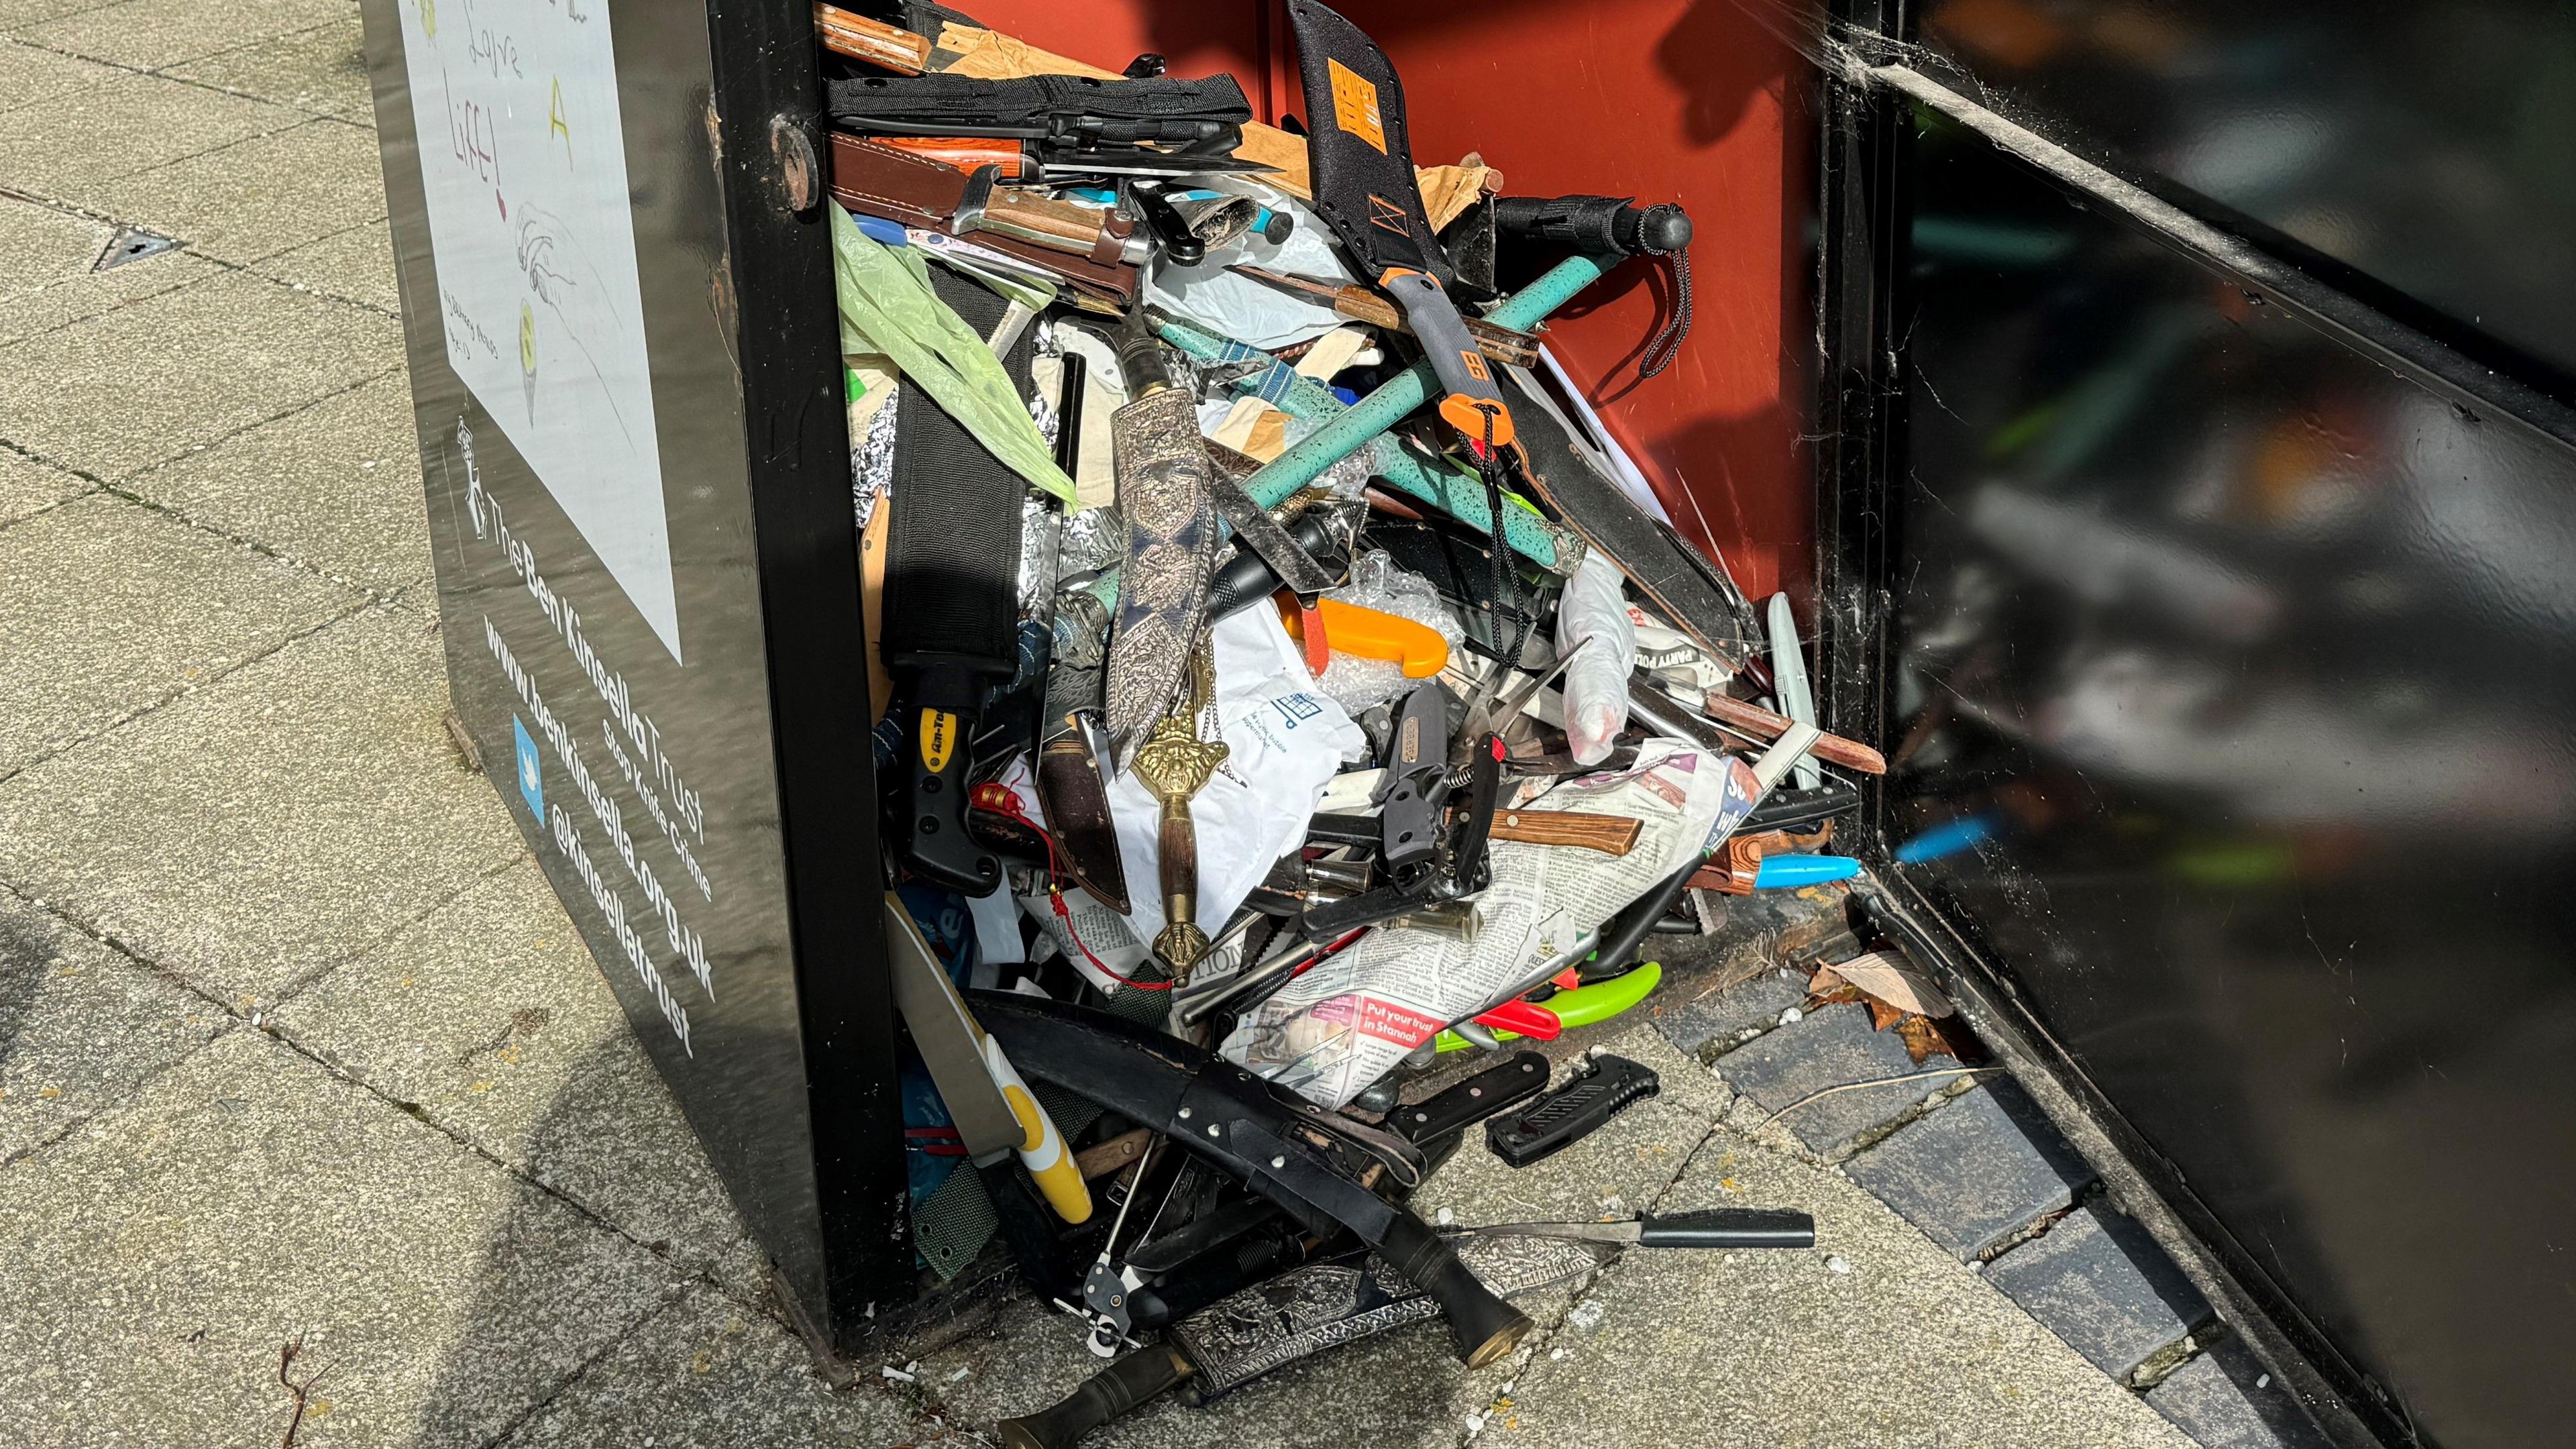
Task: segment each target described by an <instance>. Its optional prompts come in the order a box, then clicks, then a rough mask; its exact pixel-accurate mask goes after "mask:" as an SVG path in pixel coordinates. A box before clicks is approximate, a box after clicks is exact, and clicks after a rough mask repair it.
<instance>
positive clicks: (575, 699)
mask: <svg viewBox="0 0 2576 1449" xmlns="http://www.w3.org/2000/svg"><path fill="white" fill-rule="evenodd" d="M364 10H365V23H366V33H367V54H368V57H369V66H370V69H371V71H372V73H373V80H374V85H375V93H376V114H377V116H378V118H379V123H380V129H381V134H382V137H383V150H384V168H385V178H386V189H387V192H388V194H389V197H390V202H391V208H392V219H393V240H394V250H395V255H396V259H397V262H398V265H399V268H400V280H401V286H402V299H403V314H404V323H405V331H406V334H407V336H408V339H409V346H410V363H411V386H412V394H413V398H414V400H415V404H416V407H417V410H418V418H419V428H420V442H421V454H422V459H423V468H424V471H425V473H426V475H427V486H428V494H429V519H430V526H431V537H432V542H433V546H434V548H435V551H436V565H437V571H438V608H439V618H440V621H441V624H442V626H443V629H444V631H445V636H446V643H447V658H448V674H449V681H450V686H451V689H452V691H453V695H454V700H455V709H456V716H457V718H458V719H459V721H461V724H462V727H463V730H464V732H465V734H466V735H467V736H468V737H470V739H471V740H472V741H473V743H474V746H475V747H476V749H477V750H479V752H480V755H481V759H482V763H483V766H484V769H485V771H486V773H488V774H489V775H490V776H491V777H492V780H493V782H494V784H495V785H496V787H498V788H499V790H500V793H501V795H502V798H503V799H504V800H505V801H507V802H508V803H509V805H510V808H511V809H512V811H513V812H514V814H515V815H516V817H517V819H518V822H519V826H520V828H521V830H522V831H524V832H525V833H526V835H527V837H528V841H529V844H530V848H531V849H532V850H533V851H534V852H535V854H536V857H537V859H538V860H539V861H541V862H542V863H543V864H544V867H545V870H546V874H547V876H548V877H549V878H550V879H551V880H552V882H553V884H554V888H555V892H556V894H557V895H559V896H560V897H561V898H562V900H563V902H564V905H565V907H566V908H567V909H568V910H569V911H570V912H571V913H572V916H573V919H574V921H575V922H576V923H577V924H578V925H579V926H580V928H581V931H582V935H583V937H584V938H585V939H586V940H587V941H588V943H589V945H590V948H591V951H592V954H593V955H594V956H595V957H596V958H597V960H598V962H599V964H600V967H601V969H602V970H603V971H604V972H605V973H606V974H607V976H608V979H609V981H610V982H611V983H612V985H613V986H614V987H615V988H616V991H617V994H618V996H619V999H620V1000H621V1001H622V1002H624V1004H625V1006H626V1008H627V1013H628V1015H629V1016H630V1017H631V1018H632V1019H633V1021H634V1026H635V1031H636V1035H637V1038H638V1039H639V1040H640V1041H641V1042H642V1043H643V1044H644V1047H645V1049H646V1050H647V1051H648V1052H649V1053H650V1054H651V1055H652V1057H653V1060H654V1062H655V1064H656V1065H657V1066H659V1067H660V1069H661V1072H662V1075H663V1077H664V1078H665V1079H666V1080H667V1081H668V1082H669V1083H670V1085H671V1088H672V1090H673V1091H674V1092H675V1093H676V1094H677V1096H678V1098H679V1101H680V1105H681V1106H682V1108H683V1109H684V1110H685V1111H686V1113H687V1115H688V1119H689V1121H690V1124H691V1125H692V1126H693V1127H694V1128H695V1129H696V1131H697V1134H698V1136H699V1137H700V1138H701V1139H702V1140H703V1141H704V1142H705V1144H706V1147H707V1151H708V1153H709V1155H710V1156H711V1157H712V1158H713V1160H714V1163H715V1167H716V1169H717V1171H718V1173H719V1174H720V1175H721V1177H722V1178H723V1180H724V1183H725V1185H726V1187H727V1188H728V1189H729V1190H730V1191H731V1194H732V1197H733V1200H734V1202H735V1203H736V1205H737V1206H738V1207H739V1208H740V1209H741V1211H742V1214H743V1216H744V1218H745V1220H746V1221H747V1222H748V1224H749V1225H750V1228H751V1230H752V1233H753V1235H754V1237H755V1238H756V1240H757V1241H758V1243H759V1244H760V1246H761V1248H762V1250H763V1251H764V1253H765V1254H766V1255H767V1256H768V1257H769V1259H770V1260H771V1261H772V1262H773V1263H774V1264H775V1265H776V1268H777V1272H778V1282H779V1285H780V1287H781V1289H782V1290H783V1292H782V1296H783V1297H784V1298H785V1299H786V1300H787V1301H788V1302H789V1303H790V1304H791V1305H792V1306H793V1307H794V1308H795V1309H797V1310H801V1311H802V1312H803V1313H805V1314H807V1315H808V1316H809V1317H810V1318H811V1319H812V1320H813V1323H812V1325H811V1326H813V1327H814V1328H815V1329H816V1330H817V1331H818V1332H819V1333H821V1334H823V1335H827V1336H829V1337H832V1338H836V1339H842V1340H846V1339H848V1338H850V1337H853V1336H855V1335H856V1334H857V1333H858V1332H859V1331H861V1328H862V1326H863V1325H864V1323H865V1322H866V1319H867V1315H868V1312H869V1310H870V1305H871V1303H872V1302H873V1301H874V1300H875V1299H876V1298H877V1297H878V1296H879V1295H881V1294H884V1293H886V1292H887V1289H888V1285H900V1284H901V1283H903V1282H905V1281H907V1280H908V1279H909V1277H910V1269H911V1263H910V1261H909V1260H910V1250H909V1248H908V1246H907V1245H906V1244H905V1243H904V1242H903V1241H902V1239H901V1234H900V1231H896V1232H894V1233H893V1234H891V1235H890V1234H889V1231H888V1220H889V1218H890V1217H891V1218H893V1219H895V1220H896V1221H897V1222H898V1223H899V1222H900V1217H901V1207H900V1205H901V1202H902V1199H903V1177H902V1161H901V1148H900V1131H901V1119H900V1116H899V1113H898V1112H897V1109H896V1105H895V1101H894V1094H893V1091H892V1087H891V1084H892V1078H893V1071H894V1053H895V1027H894V1013H893V1011H892V1008H891V1007H890V1005H889V1003H888V998H887V994H886V989H885V978H884V972H883V969H882V966H881V964H880V963H881V961H882V957H883V946H882V943H881V939H880V937H879V930H880V923H879V921H878V906H877V901H878V889H877V884H876V882H877V880H878V864H877V853H876V806H875V789H874V785H873V782H872V778H871V775H872V772H871V765H870V760H869V756H868V748H867V726H868V718H869V715H868V697H867V683H866V676H865V672H864V670H863V668H862V667H861V661H862V660H863V659H864V657H865V651H866V642H865V635H864V632H863V629H862V625H861V619H860V603H859V599H860V594H859V555H858V549H857V539H856V536H855V529H854V525H853V521H852V511H851V504H850V487H849V454H848V439H847V435H846V429H845V426H844V422H843V414H842V409H841V405H840V363H839V356H838V353H839V346H838V341H839V339H838V335H837V331H836V323H835V318H834V312H833V306H832V277H831V262H830V249H829V237H828V233H827V231H826V228H825V222H826V215H825V212H824V210H823V208H822V206H821V204H820V192H819V171H818V169H817V167H816V165H815V163H814V151H815V134H814V132H813V130H812V117H813V115H814V112H815V109H816V97H815V94H814V74H815V62H814V42H813V37H812V30H811V22H810V19H809V17H808V16H807V13H806V11H805V9H804V7H802V6H801V5H764V6H752V5H742V6H736V5H729V4H718V5H714V6H712V7H710V6H707V5H704V4H701V3H698V0H640V3H620V4H618V5H616V6H613V7H612V6H610V5H608V4H606V3H603V0H560V3H556V0H481V3H479V4H475V5H471V6H467V5H454V4H449V5H441V4H438V3H436V0H367V3H366V4H365V7H364ZM895 1293H896V1296H900V1295H901V1290H900V1288H899V1287H898V1288H896V1289H895Z"/></svg>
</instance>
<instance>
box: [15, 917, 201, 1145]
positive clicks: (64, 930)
mask: <svg viewBox="0 0 2576 1449" xmlns="http://www.w3.org/2000/svg"><path fill="white" fill-rule="evenodd" d="M231 1023H232V1019H231V1018H230V1017H229V1016H227V1015H226V1014H225V1013H224V1012H222V1011H221V1010H218V1009H217V1008H215V1007H214V1006H212V1005H209V1004H208V1003H207V1002H206V1001H205V1000H204V999H203V998H200V997H198V996H196V995H194V994H192V993H190V992H187V991H185V990H182V989H181V988H179V987H178V986H176V985H173V984H172V983H170V982H169V981H167V980H165V979H163V978H162V977H160V976H158V975H156V974H154V973H153V972H151V971H149V970H147V969H145V968H144V967H142V966H140V965H138V964H136V963H135V962H134V961H132V960H130V959H128V958H127V957H125V956H122V955H119V954H118V953H116V952H114V951H111V950H108V949H107V948H106V947H104V946H101V945H99V944H98V943H97V942H95V941H93V940H91V939H89V938H88V937H86V936H83V935H82V934H80V933H79V932H78V931H75V930H72V929H71V928H70V927H68V926H66V925H64V924H63V923H62V921H61V920H60V919H59V918H58V917H56V916H54V915H53V914H52V913H51V912H49V911H46V910H45V909H43V908H42V907H40V906H37V905H36V904H34V903H33V902H31V901H29V900H28V899H26V898H25V897H23V896H20V895H17V894H15V893H14V892H11V891H7V890H0V1161H5V1160H7V1159H9V1158H13V1157H16V1156H18V1155H19V1154H20V1153H23V1152H25V1151H27V1150H28V1149H29V1148H31V1147H34V1146H35V1145H37V1144H38V1143H40V1142H45V1141H49V1140H51V1139H52V1138H54V1137H57V1136H60V1135H61V1134H62V1133H64V1132H66V1131H69V1130H70V1129H71V1128H72V1127H73V1126H75V1125H76V1124H78V1123H79V1122H80V1121H82V1120H83V1119H84V1118H88V1117H91V1116H94V1115H96V1114H97V1113H99V1112H100V1111H102V1110H105V1109H106V1108H109V1107H113V1106H116V1105H119V1104H120V1103H122V1102H123V1101H124V1100H125V1098H126V1097H127V1095H128V1094H130V1093H131V1092H132V1091H133V1090H134V1089H135V1087H137V1086H138V1085H140V1084H141V1083H142V1082H143V1081H144V1080H145V1079H146V1078H149V1077H150V1076H151V1075H152V1074H153V1073H155V1072H157V1071H160V1070H161V1069H162V1068H164V1067H167V1066H169V1065H170V1064H171V1063H172V1062H175V1061H178V1060H180V1059H181V1058H183V1057H186V1056H187V1055H188V1054H189V1053H191V1052H193V1051H195V1050H196V1049H197V1048H199V1047H201V1046H204V1045H205V1044H206V1043H207V1042H209V1041H211V1040H213V1039H214V1038H215V1036H216V1035H217V1034H218V1033H220V1032H221V1031H223V1030H224V1029H225V1028H226V1027H227V1026H229V1025H231Z"/></svg>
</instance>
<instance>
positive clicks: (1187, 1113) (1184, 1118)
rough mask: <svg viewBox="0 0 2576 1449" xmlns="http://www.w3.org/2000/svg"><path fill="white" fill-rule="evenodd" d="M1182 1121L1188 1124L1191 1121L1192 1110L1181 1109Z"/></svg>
mask: <svg viewBox="0 0 2576 1449" xmlns="http://www.w3.org/2000/svg"><path fill="white" fill-rule="evenodd" d="M1181 1120H1182V1121H1184V1122H1187V1121H1188V1120H1190V1109H1189V1108H1187V1107H1183V1108H1182V1109H1181Z"/></svg>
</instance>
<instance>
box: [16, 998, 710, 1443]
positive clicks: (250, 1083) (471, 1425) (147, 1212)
mask: <svg viewBox="0 0 2576 1449" xmlns="http://www.w3.org/2000/svg"><path fill="white" fill-rule="evenodd" d="M0 1216H5V1218H6V1219H7V1221H8V1222H9V1223H10V1231H9V1232H8V1233H7V1234H5V1235H0V1280H5V1281H7V1282H8V1283H9V1285H10V1295H11V1311H10V1312H9V1313H7V1314H0V1402H5V1403H7V1404H8V1405H9V1406H10V1419H11V1423H10V1435H11V1442H13V1443H15V1444H22V1445H27V1446H30V1449H35V1446H47V1449H51V1446H63V1449H71V1446H83V1449H86V1446H90V1445H107V1444H123V1445H136V1444H149V1445H152V1446H155V1449H192V1446H198V1445H205V1446H223V1449H234V1446H241V1445H259V1444H276V1443H278V1442H279V1441H280V1439H281V1438H282V1436H283V1432H284V1429H285V1424H286V1418H287V1413H288V1403H289V1397H288V1395H287V1393H286V1392H285V1391H284V1390H282V1389H281V1388H280V1387H279V1386H278V1383H277V1373H278V1357H279V1350H280V1348H281V1347H282V1346H283V1345H285V1344H286V1343H288V1342H291V1341H293V1340H295V1339H297V1338H298V1337H299V1336H302V1337H303V1338H304V1339H305V1343H306V1349H305V1355H304V1357H303V1359H302V1360H301V1363H300V1366H299V1368H298V1372H299V1374H300V1373H303V1372H307V1371H310V1370H311V1369H316V1368H327V1369H328V1371H329V1372H328V1377H327V1378H325V1379H324V1380H323V1381H322V1382H321V1384H319V1385H318V1386H317V1387H316V1389H315V1391H314V1399H315V1402H313V1403H312V1405H311V1406H310V1408H309V1411H308V1414H307V1417H306V1419H305V1421H304V1423H303V1425H302V1427H301V1429H300V1431H299V1432H298V1434H297V1436H296V1439H295V1442H296V1444H297V1445H298V1446H299V1449H330V1446H337V1445H413V1444H418V1445H423V1446H429V1445H440V1446H445V1445H471V1444H480V1443H485V1442H488V1441H489V1440H490V1439H491V1438H492V1437H494V1436H495V1435H496V1434H497V1433H498V1432H499V1431H500V1430H501V1429H502V1428H503V1427H505V1426H506V1425H508V1424H509V1423H511V1422H512V1421H514V1420H515V1419H517V1418H519V1417H522V1416H524V1415H525V1414H526V1413H527V1412H528V1411H529V1410H530V1409H532V1408H533V1407H534V1406H536V1405H537V1404H538V1403H540V1402H542V1401H543V1400H544V1399H546V1398H547V1397H548V1396H549V1395H551V1394H552V1393H553V1392H554V1391H555V1390H556V1389H557V1388H558V1387H559V1386H561V1385H562V1384H563V1383H564V1382H565V1381H567V1380H569V1379H570V1378H571V1377H572V1376H573V1374H574V1373H575V1372H576V1371H577V1370H578V1369H579V1368H580V1366H581V1365H582V1364H584V1363H586V1362H587V1361H589V1360H590V1359H591V1358H593V1357H594V1356H596V1355H597V1354H599V1353H600V1352H601V1351H602V1350H604V1349H606V1348H607V1347H609V1346H610V1345H611V1344H612V1343H614V1342H615V1341H616V1340H617V1338H618V1337H619V1336H620V1334H621V1333H623V1332H624V1330H625V1329H626V1328H627V1326H628V1325H630V1324H633V1323H636V1322H638V1321H639V1320H641V1319H643V1318H644V1316H645V1315H646V1314H648V1313H650V1312H652V1311H653V1310H654V1309H655V1308H656V1307H657V1306H659V1305H660V1304H662V1303H663V1302H665V1301H668V1300H669V1299H670V1298H672V1297H673V1296H674V1295H675V1294H676V1292H677V1287H676V1285H675V1284H674V1282H673V1279H672V1274H671V1271H670V1269H669V1267H668V1266H667V1265H665V1264H663V1263H661V1262H659V1261H657V1260H656V1259H655V1258H654V1257H653V1256H652V1255H651V1254H650V1253H647V1252H644V1251H643V1250H641V1249H639V1248H637V1247H635V1246H634V1245H633V1244H631V1243H629V1242H627V1241H626V1240H625V1239H623V1238H621V1237H619V1236H617V1235H616V1234H614V1233H611V1232H609V1231H607V1230H605V1229H603V1228H601V1227H600V1226H599V1225H597V1224H595V1223H593V1222H591V1221H590V1220H589V1219H587V1218H585V1217H583V1216H582V1215H581V1214H580V1213H578V1212H577V1211H575V1210H574V1209H572V1208H571V1207H569V1206H567V1205H565V1204H564V1203H562V1202H561V1201H559V1200H557V1199H555V1198H554V1197H552V1196H550V1195H548V1194H546V1193H543V1192H540V1191H537V1190H535V1189H532V1188H530V1187H529V1186H527V1185H526V1184H525V1183H522V1182H521V1181H519V1180H518V1179H517V1178H515V1177H512V1176H510V1175H509V1174H507V1173H505V1172H503V1171H501V1170H499V1169H497V1168H495V1167H494V1166H493V1165H492V1164H490V1163H489V1162H486V1161H485V1160H483V1159H482V1158H481V1157H479V1156H477V1155H476V1154H474V1153H473V1152H470V1151H468V1150H467V1149H465V1148H464V1147H462V1146H459V1145H458V1144H457V1143H455V1142H454V1141H452V1140H450V1139H449V1138H448V1137H446V1136H445V1135H444V1134H442V1133H439V1132H437V1131H435V1130H434V1129H432V1128H430V1127H427V1126H424V1125H422V1124H421V1123H418V1122H415V1121H413V1120H411V1119H410V1118H409V1117H406V1116H404V1115H403V1114H402V1113H401V1112H399V1111H397V1110H395V1109H394V1108H392V1107H390V1106H388V1105H386V1104H385V1103H384V1102H383V1101H381V1100H380V1099H378V1098H376V1097H375V1096H373V1095H371V1094H369V1093H367V1092H365V1091H364V1090H362V1089H360V1088H357V1087H353V1086H350V1085H348V1084H346V1083H343V1082H341V1081H339V1080H337V1079H336V1078H334V1077H332V1076H331V1075H329V1074H328V1073H327V1072H325V1071H324V1070H323V1069H322V1068H320V1067H318V1066H316V1065H314V1064H313V1063H312V1062H310V1061H308V1060H306V1059H305V1058H303V1057H302V1056H299V1055H297V1054H296V1053H295V1052H293V1051H291V1050H289V1049H288V1048H287V1047H285V1046H283V1045H281V1044H279V1043H278V1042H276V1041H273V1040H271V1039H270V1038H269V1037H268V1036H266V1035H265V1034H264V1033H261V1032H258V1031H254V1030H236V1031H233V1032H231V1033H230V1034H228V1035H226V1036H224V1037H222V1038H220V1039H218V1040H217V1041H216V1042H215V1043H213V1044H212V1045H210V1046H208V1047H207V1048H205V1049H204V1050H203V1051H201V1052H199V1053H197V1054H196V1055H195V1056H193V1057H191V1058H189V1059H188V1060H187V1061H185V1062H183V1063H181V1064H180V1065H178V1066H177V1067H174V1068H172V1069H171V1070H169V1071H168V1072H165V1073H163V1074H162V1075H161V1076H160V1077H158V1078H156V1079H155V1080H154V1081H153V1082H152V1083H151V1085H150V1086H148V1087H147V1088H146V1089H145V1090H144V1092H143V1093H142V1095H141V1096H140V1097H139V1098H138V1099H137V1100H136V1101H135V1103H134V1104H133V1105H132V1106H130V1107H128V1108H126V1109H124V1110H122V1111H118V1112H113V1113H109V1114H106V1115H104V1116H102V1117H100V1118H98V1119H96V1120H94V1121H92V1122H90V1123H88V1124H86V1125H84V1126H83V1127H81V1128H79V1129H77V1130H76V1131H74V1132H73V1133H72V1135H71V1136H70V1137H68V1138H66V1139H64V1140H63V1141H61V1142H58V1143H56V1144H54V1145H53V1146H51V1147H49V1148H47V1149H45V1150H44V1151H42V1152H39V1153H37V1154H35V1155H33V1156H31V1157H27V1158H23V1159H20V1160H19V1161H18V1162H17V1163H15V1164H14V1165H12V1166H10V1167H8V1168H6V1169H0Z"/></svg>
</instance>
